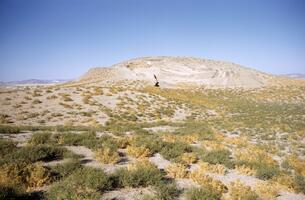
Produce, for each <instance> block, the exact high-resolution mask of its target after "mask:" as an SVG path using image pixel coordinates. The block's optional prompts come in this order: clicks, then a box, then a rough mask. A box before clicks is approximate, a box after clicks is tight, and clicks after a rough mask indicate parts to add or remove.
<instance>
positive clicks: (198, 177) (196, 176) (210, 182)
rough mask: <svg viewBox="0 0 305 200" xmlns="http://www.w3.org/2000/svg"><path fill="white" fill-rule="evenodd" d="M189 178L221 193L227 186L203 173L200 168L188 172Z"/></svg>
mask: <svg viewBox="0 0 305 200" xmlns="http://www.w3.org/2000/svg"><path fill="white" fill-rule="evenodd" d="M189 178H190V179H192V180H193V181H194V182H195V183H197V184H199V185H202V186H204V187H211V188H212V189H214V190H216V191H217V192H220V193H223V192H225V191H226V190H227V187H226V186H225V185H224V184H222V183H221V182H220V181H218V180H214V179H213V178H211V177H209V176H207V175H204V173H202V172H201V171H200V170H196V171H193V172H191V173H190V174H189Z"/></svg>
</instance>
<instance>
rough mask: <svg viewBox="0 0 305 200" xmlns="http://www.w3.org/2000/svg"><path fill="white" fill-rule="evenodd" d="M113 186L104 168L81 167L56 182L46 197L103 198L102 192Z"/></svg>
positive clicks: (55, 199)
mask: <svg viewBox="0 0 305 200" xmlns="http://www.w3.org/2000/svg"><path fill="white" fill-rule="evenodd" d="M111 187H112V182H111V180H110V179H109V177H108V176H107V175H106V174H105V173H104V172H103V171H102V170H98V169H93V168H81V169H79V170H77V171H75V172H74V173H72V174H71V175H70V176H68V177H67V178H66V179H64V180H62V181H60V182H58V183H55V184H54V185H53V186H52V187H51V188H50V190H49V191H48V192H47V194H46V199H49V200H53V199H54V200H58V199H65V200H66V199H67V200H74V199H79V200H80V199H84V200H85V199H86V200H87V199H90V200H95V199H101V192H103V191H105V190H109V189H111Z"/></svg>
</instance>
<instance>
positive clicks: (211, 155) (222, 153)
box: [202, 150, 234, 168]
mask: <svg viewBox="0 0 305 200" xmlns="http://www.w3.org/2000/svg"><path fill="white" fill-rule="evenodd" d="M230 156H231V153H230V151H228V150H212V151H209V152H206V153H205V154H204V155H203V156H202V160H203V161H205V162H208V163H210V164H223V165H225V166H226V167H228V168H233V167H234V163H233V161H232V160H231V158H230Z"/></svg>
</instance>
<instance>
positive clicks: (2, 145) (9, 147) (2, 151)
mask: <svg viewBox="0 0 305 200" xmlns="http://www.w3.org/2000/svg"><path fill="white" fill-rule="evenodd" d="M16 145H17V144H16V142H13V141H11V140H2V139H1V140H0V156H1V158H2V157H3V156H5V155H7V154H10V153H12V152H13V151H15V150H16V149H17V146H16Z"/></svg>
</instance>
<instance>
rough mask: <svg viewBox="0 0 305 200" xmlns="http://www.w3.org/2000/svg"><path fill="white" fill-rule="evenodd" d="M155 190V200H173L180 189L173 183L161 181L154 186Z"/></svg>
mask: <svg viewBox="0 0 305 200" xmlns="http://www.w3.org/2000/svg"><path fill="white" fill-rule="evenodd" d="M154 189H155V190H156V196H155V197H154V198H153V199H155V200H173V199H177V198H178V196H179V194H180V191H179V189H178V188H177V186H176V184H174V183H161V184H158V185H157V186H155V187H154Z"/></svg>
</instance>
